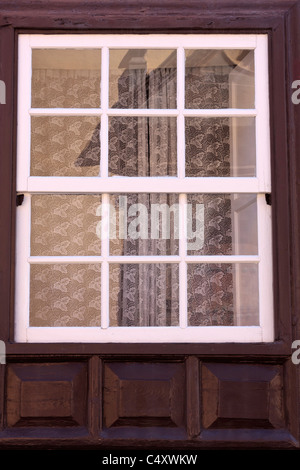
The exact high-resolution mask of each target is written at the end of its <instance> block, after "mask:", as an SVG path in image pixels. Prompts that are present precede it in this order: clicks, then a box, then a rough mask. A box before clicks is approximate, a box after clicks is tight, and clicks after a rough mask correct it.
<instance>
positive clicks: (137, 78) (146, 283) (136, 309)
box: [109, 69, 179, 326]
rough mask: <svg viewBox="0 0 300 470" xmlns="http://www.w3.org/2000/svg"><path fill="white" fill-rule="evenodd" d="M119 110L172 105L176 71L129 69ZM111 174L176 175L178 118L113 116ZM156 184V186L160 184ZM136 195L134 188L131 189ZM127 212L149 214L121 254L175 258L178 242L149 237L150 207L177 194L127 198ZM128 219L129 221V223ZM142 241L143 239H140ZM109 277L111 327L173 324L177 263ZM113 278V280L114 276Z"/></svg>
mask: <svg viewBox="0 0 300 470" xmlns="http://www.w3.org/2000/svg"><path fill="white" fill-rule="evenodd" d="M118 85H119V102H118V103H116V105H115V107H117V108H145V107H151V108H172V107H175V106H176V103H175V100H176V69H156V70H153V71H152V72H150V73H149V74H147V73H146V70H145V69H137V70H127V71H126V72H125V73H124V74H123V75H122V76H121V78H120V79H119V83H118ZM109 157H110V158H109V162H110V163H109V173H110V175H111V176H113V175H119V176H140V177H145V176H167V175H171V176H175V175H176V172H177V162H176V160H177V157H176V119H172V118H169V117H150V118H149V117H128V116H127V117H113V118H111V122H110V131H109ZM158 184H159V183H158ZM132 191H133V193H134V188H133V189H132ZM126 197H127V209H129V208H130V207H132V206H133V205H134V204H141V205H142V206H143V208H145V214H147V220H146V221H145V222H146V225H147V229H148V233H147V234H143V235H142V236H141V238H137V239H131V238H130V237H128V238H127V239H126V240H124V244H123V249H122V252H119V253H118V254H123V255H127V256H130V255H135V256H141V255H153V256H155V255H174V254H178V240H177V239H174V237H173V238H169V239H163V238H160V239H151V220H150V214H151V208H152V207H153V205H155V204H158V205H162V204H166V205H167V206H168V207H171V206H172V205H173V204H176V203H177V201H178V199H177V196H176V195H172V194H171V195H166V194H131V195H126ZM130 220H131V219H130V217H129V219H128V223H130ZM142 237H143V238H142ZM112 269H113V273H115V274H117V273H118V274H117V275H118V277H119V279H118V282H116V285H115V288H114V289H112V291H111V298H110V301H111V306H112V307H111V323H112V324H113V325H118V326H171V325H172V326H174V325H178V321H179V314H178V312H179V306H178V290H179V279H178V265H175V264H174V265H172V264H164V263H157V264H153V263H146V264H133V263H131V264H123V265H121V266H119V267H117V266H115V267H114V268H112ZM112 277H113V276H112Z"/></svg>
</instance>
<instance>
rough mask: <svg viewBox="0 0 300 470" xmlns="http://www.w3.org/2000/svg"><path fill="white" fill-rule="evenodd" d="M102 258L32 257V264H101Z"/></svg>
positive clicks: (29, 259)
mask: <svg viewBox="0 0 300 470" xmlns="http://www.w3.org/2000/svg"><path fill="white" fill-rule="evenodd" d="M102 261H103V257H102V256H30V257H29V258H28V262H29V263H30V264H93V263H101V262H102Z"/></svg>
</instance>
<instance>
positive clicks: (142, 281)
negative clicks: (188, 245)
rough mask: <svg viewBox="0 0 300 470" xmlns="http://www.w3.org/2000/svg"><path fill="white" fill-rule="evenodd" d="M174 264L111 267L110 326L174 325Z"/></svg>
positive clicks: (176, 289) (176, 303) (176, 317)
mask: <svg viewBox="0 0 300 470" xmlns="http://www.w3.org/2000/svg"><path fill="white" fill-rule="evenodd" d="M178 271H179V270H178V265H177V264H111V265H110V285H111V289H110V325H111V326H177V325H178V321H179V300H178V298H179V297H178V293H179V285H178Z"/></svg>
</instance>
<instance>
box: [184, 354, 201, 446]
mask: <svg viewBox="0 0 300 470" xmlns="http://www.w3.org/2000/svg"><path fill="white" fill-rule="evenodd" d="M199 369H200V366H199V359H198V358H197V357H195V356H189V357H188V359H187V360H186V377H187V383H186V390H187V402H186V421H187V432H188V436H189V437H190V438H195V437H197V436H199V434H200V422H201V420H200V413H201V408H200V407H201V405H200V374H199Z"/></svg>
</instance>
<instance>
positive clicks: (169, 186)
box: [14, 34, 274, 343]
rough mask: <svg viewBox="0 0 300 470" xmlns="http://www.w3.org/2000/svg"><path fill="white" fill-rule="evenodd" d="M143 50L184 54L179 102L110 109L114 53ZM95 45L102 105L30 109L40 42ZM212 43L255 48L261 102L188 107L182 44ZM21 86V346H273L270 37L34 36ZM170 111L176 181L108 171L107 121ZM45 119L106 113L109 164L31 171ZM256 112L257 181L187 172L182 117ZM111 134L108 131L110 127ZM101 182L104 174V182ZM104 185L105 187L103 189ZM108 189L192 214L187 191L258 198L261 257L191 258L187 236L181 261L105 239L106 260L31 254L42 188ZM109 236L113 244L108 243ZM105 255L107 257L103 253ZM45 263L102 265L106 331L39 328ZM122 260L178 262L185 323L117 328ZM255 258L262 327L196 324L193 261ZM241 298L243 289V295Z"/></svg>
mask: <svg viewBox="0 0 300 470" xmlns="http://www.w3.org/2000/svg"><path fill="white" fill-rule="evenodd" d="M120 45H122V47H123V48H126V49H128V48H134V47H137V46H138V47H142V46H144V47H145V48H148V47H151V48H162V47H163V48H166V49H169V48H176V50H177V54H178V67H179V70H178V106H177V108H176V109H173V110H150V111H149V110H146V111H145V110H143V109H142V110H135V109H133V110H127V109H125V110H123V109H122V110H116V109H110V108H108V103H107V101H108V75H109V73H108V67H109V65H108V54H107V51H108V49H113V48H119V47H120ZM61 47H63V48H65V47H70V48H75V47H86V48H91V47H92V48H97V49H99V50H101V54H102V69H103V71H102V74H103V77H104V80H103V81H102V84H101V90H102V91H101V93H102V103H103V104H102V106H101V107H100V108H98V109H97V108H94V109H92V110H90V109H63V108H53V109H49V108H43V109H40V108H31V107H30V105H31V83H30V77H31V50H34V49H35V48H46V49H48V48H55V49H57V48H61ZM201 47H205V48H216V49H218V48H220V47H222V48H227V49H228V48H246V49H249V50H254V51H255V52H254V54H255V106H254V107H253V109H230V108H228V109H222V110H220V109H216V110H202V109H201V110H199V109H196V110H188V109H185V108H184V79H183V72H184V49H190V48H193V49H198V48H201ZM19 52H20V55H19V62H18V68H19V71H18V73H19V78H18V82H19V86H18V131H17V186H16V190H17V193H18V194H24V193H25V199H24V201H23V203H22V206H20V207H19V208H18V209H17V228H18V230H17V237H16V251H17V253H18V256H17V259H16V271H17V273H16V278H17V280H16V295H15V338H14V339H15V341H16V342H27V341H28V342H46V343H49V342H60V343H61V342H76V341H80V342H85V343H86V342H101V343H105V342H114V343H127V342H128V343H129V342H130V343H143V342H145V339H146V338H147V342H153V343H158V342H165V343H172V342H174V343H183V342H184V343H185V342H186V343H211V342H216V343H222V342H235V343H239V342H240V343H245V342H270V341H272V340H273V334H274V333H273V330H274V328H273V293H272V259H271V258H272V256H271V250H272V243H271V234H270V223H271V217H270V215H271V208H270V206H268V205H267V202H266V199H265V195H266V194H268V193H270V192H271V181H270V149H269V103H268V67H267V55H268V54H267V35H266V34H264V35H253V34H250V35H248V34H245V35H209V36H207V35H177V34H175V35H173V34H172V35H157V34H156V35H153V34H152V35H146V36H145V35H139V37H138V41H137V37H136V36H134V35H126V36H124V35H109V34H108V35H98V34H91V35H83V34H80V35H79V34H77V35H75V34H74V35H70V34H66V35H50V34H49V35H40V34H38V35H35V34H31V35H26V34H21V35H20V36H19ZM131 114H133V115H143V116H145V115H146V116H149V115H158V116H166V115H167V116H169V115H172V116H174V117H176V118H178V123H177V125H178V150H180V152H179V151H178V175H177V176H176V177H172V178H171V177H167V178H163V177H159V178H158V179H156V178H155V177H151V178H148V179H147V178H139V177H136V178H132V177H131V178H124V177H123V178H122V179H121V180H119V179H117V180H116V179H113V178H109V177H108V153H107V135H106V131H107V119H108V117H109V116H116V115H118V116H119V115H122V116H123V115H131ZM43 115H59V116H65V115H68V116H69V115H78V116H80V115H82V116H85V115H87V116H89V115H93V116H94V115H97V116H98V117H99V118H101V122H102V125H101V129H104V132H103V131H102V134H101V136H102V140H101V142H102V143H101V152H102V156H101V165H100V174H99V176H97V177H92V178H91V177H82V176H81V177H78V178H76V177H75V178H74V177H73V178H72V177H59V178H55V177H50V176H48V177H44V176H42V177H38V176H30V171H29V168H30V138H29V134H30V117H31V116H43ZM220 115H221V116H228V117H237V116H239V117H241V116H242V117H243V116H244V117H245V116H252V117H254V118H255V121H256V124H255V129H256V173H255V176H254V177H248V178H245V177H242V178H241V177H234V176H233V177H222V178H185V167H184V153H185V152H184V141H183V138H184V129H182V126H183V125H184V118H185V117H190V116H205V117H207V116H220ZM105 130H106V131H105ZM99 178H100V179H99ZM99 185H101V186H99ZM99 187H101V194H102V204H104V200H105V201H106V200H107V202H108V197H109V194H113V193H114V192H122V193H128V192H129V193H130V192H132V188H134V192H139V191H141V192H145V193H148V192H149V193H153V192H158V191H161V189H163V191H164V192H170V193H173V194H175V193H176V194H178V195H179V207H180V210H181V213H182V216H183V214H184V205H185V204H186V194H188V193H192V192H193V193H199V188H201V193H206V192H209V193H214V194H217V193H229V194H230V193H234V194H243V193H249V194H250V193H251V194H253V195H254V196H255V197H256V205H257V212H258V221H257V223H258V254H257V255H253V256H243V255H230V256H227V257H225V256H223V255H220V256H214V257H212V256H206V257H203V256H198V257H195V256H193V257H188V256H187V253H186V246H185V242H184V239H183V237H181V243H180V254H179V255H178V256H177V257H173V258H174V259H172V257H170V256H168V257H165V258H163V257H158V258H154V257H151V256H150V255H149V256H147V257H146V258H144V259H142V258H141V257H137V259H136V260H135V261H134V260H133V258H132V257H128V259H126V257H124V256H122V257H115V256H114V257H112V256H109V245H107V243H106V241H107V240H106V238H107V237H105V234H104V236H103V245H102V254H101V256H99V257H88V258H87V257H76V256H73V257H71V256H68V257H60V256H59V257H53V256H52V257H50V258H49V257H41V256H40V257H37V256H30V197H31V195H32V194H35V193H38V194H43V193H46V194H47V193H51V194H60V193H68V194H70V193H71V194H72V193H77V192H80V193H81V192H82V193H83V194H89V193H93V194H97V193H99ZM105 240H106V241H105ZM103 253H106V255H103ZM28 262H29V264H43V263H46V264H47V263H54V262H55V263H79V262H81V263H82V262H91V263H101V266H102V279H103V283H102V286H103V287H102V294H101V298H102V308H101V327H100V325H99V327H93V328H92V327H90V328H88V327H73V328H72V327H61V328H59V327H48V328H46V327H31V326H28V322H29V320H28V316H29V314H28V311H29V298H28V291H29V287H28V285H29V264H28ZM111 262H113V263H123V262H143V263H145V262H146V263H147V262H163V263H165V262H167V263H169V262H170V263H171V262H175V263H177V264H178V265H179V266H180V268H179V269H180V289H179V292H180V295H179V306H180V325H178V327H165V328H164V327H154V328H151V327H145V328H143V327H135V328H124V327H123V328H122V327H121V328H117V327H114V328H109V312H108V300H107V297H108V295H107V282H106V279H107V277H108V268H109V263H111ZM202 262H205V263H211V262H213V263H234V264H235V265H236V266H239V265H240V263H245V262H246V263H248V262H249V263H255V264H257V265H258V270H259V276H258V283H259V317H260V321H259V324H257V325H255V326H250V327H248V326H238V325H236V326H232V327H228V326H226V327H224V328H222V327H221V326H219V327H217V328H216V327H208V326H205V327H200V326H198V327H188V325H187V292H186V290H187V279H186V266H187V265H190V264H192V263H202ZM237 294H238V293H237Z"/></svg>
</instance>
